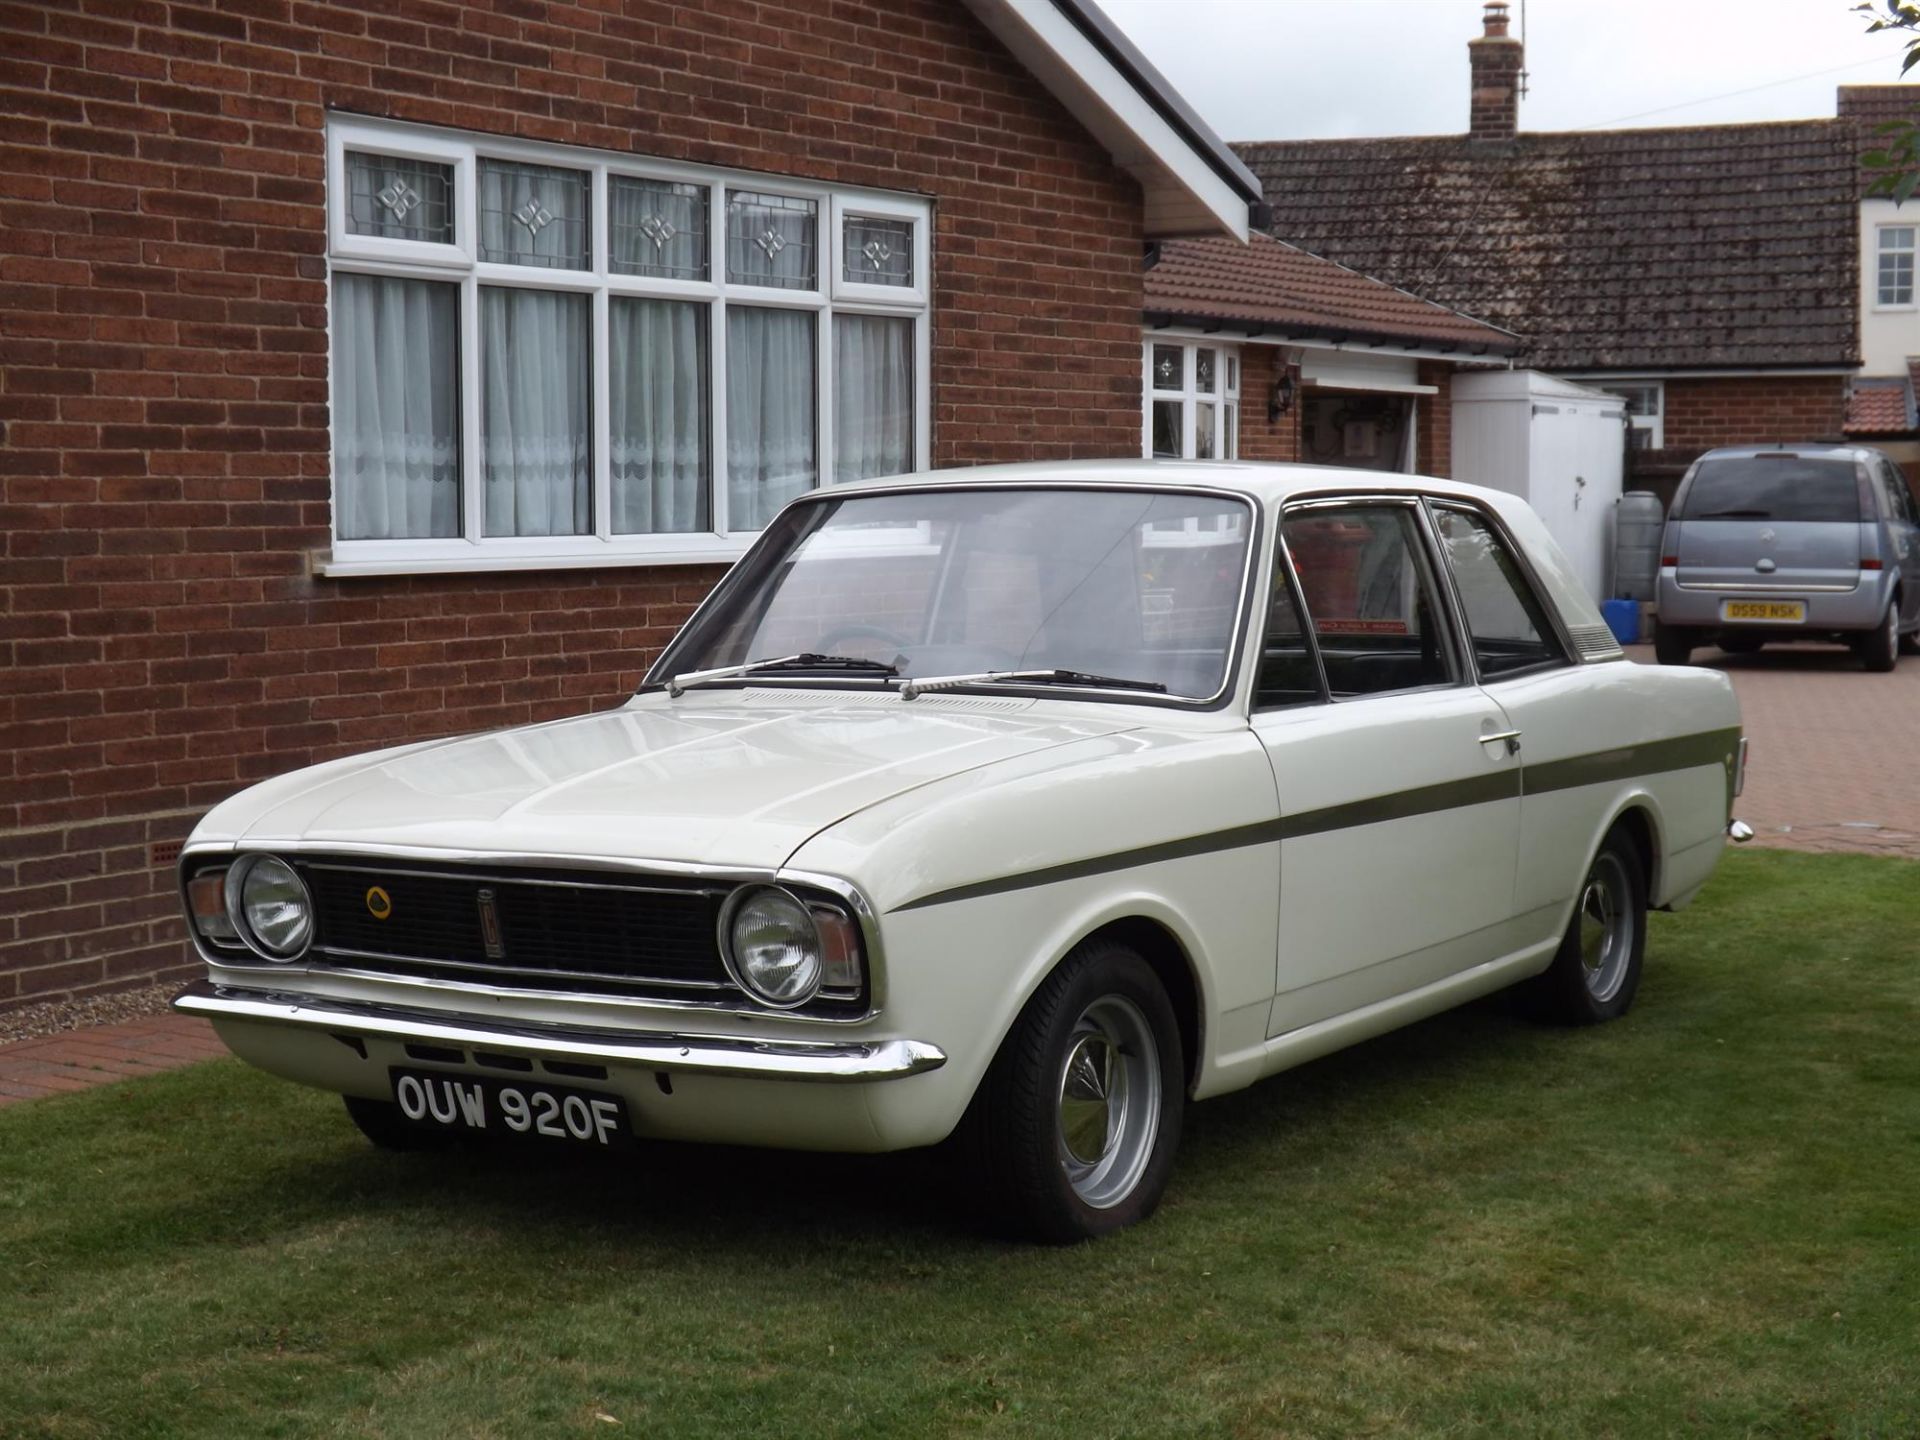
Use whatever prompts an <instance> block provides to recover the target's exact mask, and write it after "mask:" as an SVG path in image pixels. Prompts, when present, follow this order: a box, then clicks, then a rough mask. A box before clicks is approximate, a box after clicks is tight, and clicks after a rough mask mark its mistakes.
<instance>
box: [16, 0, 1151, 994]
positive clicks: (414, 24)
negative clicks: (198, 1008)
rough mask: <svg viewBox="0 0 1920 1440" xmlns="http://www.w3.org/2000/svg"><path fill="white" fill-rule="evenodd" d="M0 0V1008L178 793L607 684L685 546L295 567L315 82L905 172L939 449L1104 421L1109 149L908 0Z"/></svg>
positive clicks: (303, 530)
mask: <svg viewBox="0 0 1920 1440" xmlns="http://www.w3.org/2000/svg"><path fill="white" fill-rule="evenodd" d="M373 8H374V7H366V8H365V9H359V8H352V7H348V6H344V5H324V4H308V3H303V0H172V3H161V0H67V3H61V4H45V3H17V0H16V3H0V345H3V346H4V348H3V349H0V427H3V431H0V485H3V486H4V489H3V490H0V534H4V537H5V540H4V544H5V553H4V560H3V561H0V564H3V565H4V569H0V599H3V602H4V603H0V891H4V892H5V893H6V894H7V895H8V903H7V905H6V906H5V907H4V909H3V910H0V1008H6V1007H8V1006H10V1005H17V1004H20V1003H23V1002H24V1001H25V1000H27V999H29V998H34V997H43V996H47V995H52V994H56V993H67V992H75V991H83V990H92V989H100V988H107V987H114V986H119V985H124V984H129V983H134V982H136V981H137V980H139V979H141V978H142V977H148V976H152V975H154V974H156V973H159V972H164V971H176V972H177V971H179V970H180V969H181V967H182V965H183V962H184V956H185V952H184V950H183V948H182V933H183V932H182V928H181V926H180V924H179V921H178V919H177V904H176V901H175V899H174V897H173V894H172V891H171V872H170V869H169V867H168V866H167V865H166V864H163V863H162V864H154V863H149V862H150V860H151V859H152V858H153V857H152V856H151V854H150V851H149V848H148V847H149V846H150V845H152V844H155V843H162V842H169V841H177V840H179V839H180V838H182V837H183V836H184V835H185V834H186V832H187V830H188V829H189V827H190V826H191V824H192V822H193V820H194V818H195V817H196V816H197V815H198V814H199V813H200V812H202V811H204V810H205V809H206V808H207V807H208V806H209V805H211V804H213V803H214V802H215V801H217V800H219V799H221V798H222V797H223V796H225V795H228V794H230V793H231V792H233V791H234V790H236V789H238V788H239V787H241V786H243V785H245V784H247V783H249V782H251V781H254V780H257V779H259V778H261V777H263V776H266V775H270V774H273V773H276V772H278V771H282V770H286V769H288V768H290V767H293V766H298V765H304V764H306V763H309V762H310V761H313V760H316V759H320V758H324V757H327V756H331V755H336V754H340V753H343V752H347V751H352V750H355V749H361V748H365V747H368V746H371V745H374V744H377V743H380V742H383V741H387V740H394V739H401V738H406V737H413V736H424V735H433V734H440V733H444V732H452V731H458V730H465V729H471V728H474V727H478V726H490V725H504V724H509V723H515V722H520V721H527V720H536V719H541V718H544V717H548V716H553V715H557V714H562V713H566V712H569V711H575V710H582V709H588V708H592V707H595V706H600V705H605V704H608V703H611V702H613V701H616V700H617V699H619V698H620V697H621V696H622V695H623V694H625V693H626V692H627V691H629V690H630V689H631V688H632V686H633V685H634V683H635V681H636V680H637V678H638V676H639V675H640V673H641V672H642V670H643V669H644V667H645V666H646V664H647V663H648V662H649V661H650V660H651V658H652V657H653V655H654V654H655V653H657V651H658V649H659V647H660V645H661V643H662V642H663V641H664V639H665V638H666V637H667V636H668V634H669V633H670V632H671V630H672V628H673V627H674V625H675V624H676V623H677V622H678V621H679V620H680V619H681V617H682V616H683V615H684V614H685V613H686V611H687V609H688V608H689V607H690V606H691V604H692V603H693V602H694V601H696V600H697V599H698V597H699V596H701V595H702V594H704V593H705V591H706V589H707V588H708V587H709V586H710V585H711V584H712V582H713V580H714V578H715V575H716V573H717V572H715V571H713V570H711V569H707V570H687V569H677V570H676V569H667V568H659V569H652V570H648V569H621V570H607V571H601V572H592V573H587V572H574V573H549V574H544V575H537V574H536V575H515V576H511V577H497V576H464V577H443V578H431V579H427V578H413V579H386V580H323V579H315V578H312V577H311V575H310V570H309V554H310V552H312V551H315V550H320V549H324V548H325V547H326V546H327V545H328V543H329V530H328V523H329V516H328V451H327V443H328V442H327V431H326V421H327V414H326V400H327V391H326V328H325V327H326V320H327V316H326V309H325V298H326V297H325V283H324V282H325V274H326V267H325V262H324V249H325V224H324V208H323V207H324V198H325V197H324V193H323V188H322V181H323V164H322V151H323V130H322V127H323V124H324V120H325V116H326V113H327V111H328V109H330V108H337V109H340V110H345V111H353V112H358V113H363V114H371V115H380V116H390V117H394V118H398V119H404V120H410V121H416V122H422V123H428V124H437V125H445V126H452V127H458V128H461V129H468V130H478V131H485V132H490V133H498V134H510V135H515V136H519V137H523V138H528V139H537V140H543V141H552V142H559V143H568V144H581V145H588V146H594V147H598V148H602V149H608V150H616V151H630V152H634V153H638V154H644V155H650V156H659V157H667V158H673V159H684V160H690V161H695V162H700V163H706V164H713V165H719V166H727V167H733V168H739V169H748V170H765V171H771V172H776V173H783V174H794V175H801V176H808V177H813V178H817V179H822V180H827V181H834V182H842V183H849V184H857V185H867V186H877V187H882V188H885V189H891V190H903V191H914V192H921V193H927V194H930V195H932V196H933V197H934V200H935V229H934V238H933V244H934V253H935V263H934V290H933V293H934V306H935V308H934V320H933V324H934V332H933V356H934V373H933V390H934V399H933V403H934V415H933V422H934V430H933V453H934V458H935V463H936V464H940V465H952V464H963V463H971V462H979V461H992V460H1023V459H1037V458H1047V457H1069V456H1101V455H1132V454H1137V453H1138V448H1139V434H1140V373H1139V365H1140V351H1139V343H1140V328H1139V326H1140V274H1139V261H1140V253H1141V213H1140V200H1139V194H1138V191H1137V189H1136V188H1135V187H1134V186H1133V184H1132V183H1131V181H1130V180H1128V179H1127V177H1126V176H1125V175H1124V174H1123V173H1122V172H1120V171H1118V170H1117V169H1115V168H1114V167H1113V166H1112V165H1111V164H1110V163H1109V161H1108V160H1107V158H1106V156H1105V154H1104V152H1103V151H1101V150H1100V149H1099V148H1098V147H1097V146H1096V145H1095V144H1094V143H1093V142H1092V141H1091V140H1090V138H1089V137H1088V136H1087V135H1086V134H1085V133H1084V132H1082V131H1081V130H1080V129H1079V128H1078V127H1077V126H1076V125H1075V124H1074V123H1073V121H1072V120H1071V119H1070V118H1069V117H1068V116H1067V114H1066V113H1065V112H1064V111H1063V110H1061V109H1060V108H1059V107H1058V106H1057V105H1055V104H1054V103H1053V102H1052V101H1051V100H1050V99H1049V98H1048V97H1046V96H1045V94H1044V92H1042V91H1041V89H1040V87H1039V86H1038V85H1037V84H1036V83H1035V82H1034V80H1033V79H1032V78H1031V77H1030V76H1029V75H1028V74H1027V73H1026V72H1025V71H1024V70H1022V69H1021V68H1020V67H1019V66H1018V65H1017V64H1016V63H1015V62H1014V61H1013V60H1012V59H1011V58H1010V57H1008V56H1007V55H1006V54H1005V53H1004V52H1003V51H1001V50H1000V49H999V48H998V46H997V44H996V43H995V42H994V41H993V40H992V39H991V38H990V37H989V36H988V35H987V34H986V32H985V31H984V30H982V29H981V28H980V27H979V26H978V25H977V24H976V23H975V22H974V21H973V19H972V18H971V17H970V16H969V15H968V13H967V12H966V11H965V9H964V8H962V7H961V6H959V5H957V4H950V3H947V0H886V3H875V4H871V5H868V4H859V3H851V0H831V3H828V0H787V3H781V0H754V3H749V0H705V3H703V4H700V5H688V6H667V5H654V4H647V5H642V4H625V5H606V4H595V3H587V0H581V3H579V4H566V3H560V0H551V3H549V0H491V3H476V4H461V3H457V0H390V3H385V4H382V5H381V6H380V7H378V12H379V13H370V12H371V11H372V10H373Z"/></svg>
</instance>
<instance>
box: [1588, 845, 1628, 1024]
mask: <svg viewBox="0 0 1920 1440" xmlns="http://www.w3.org/2000/svg"><path fill="white" fill-rule="evenodd" d="M1633 922H1634V916H1633V887H1632V885H1631V884H1630V883H1629V882H1628V880H1627V867H1626V865H1625V863H1624V862H1622V860H1621V859H1620V857H1619V856H1618V855H1616V854H1614V853H1613V852H1612V851H1611V850H1609V851H1607V852H1605V853H1604V854H1602V855H1601V856H1600V858H1599V859H1597V860H1595V861H1594V862H1593V869H1591V870H1589V871H1588V872H1587V882H1586V884H1585V885H1584V886H1583V887H1582V888H1581V891H1580V908H1579V910H1578V911H1577V912H1576V913H1575V915H1574V924H1575V925H1577V926H1578V927H1579V943H1580V974H1581V978H1582V979H1584V980H1585V981H1586V982H1587V993H1588V994H1589V995H1591V996H1593V998H1594V999H1595V1000H1597V1001H1599V1002H1600V1003H1601V1004H1603V1005H1604V1004H1606V1002H1607V1001H1609V1000H1611V999H1613V997H1614V996H1616V995H1618V994H1619V993H1620V987H1621V985H1622V984H1624V983H1625V981H1626V978H1627V962H1628V960H1629V959H1631V958H1632V955H1633V934H1634V923H1633Z"/></svg>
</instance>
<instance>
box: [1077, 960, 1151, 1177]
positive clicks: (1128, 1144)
mask: <svg viewBox="0 0 1920 1440" xmlns="http://www.w3.org/2000/svg"><path fill="white" fill-rule="evenodd" d="M1160 1085H1161V1077H1160V1047H1159V1045H1158V1044H1157V1043H1156V1042H1155V1040H1154V1035H1153V1027H1152V1026H1151V1025H1149V1024H1148V1023H1147V1017H1146V1015H1145V1014H1143V1013H1142V1012H1141V1009H1140V1007H1139V1006H1138V1005H1135V1004H1134V1003H1133V1002H1132V1001H1131V1000H1128V999H1126V998H1124V997H1123V996H1119V995H1103V996H1101V997H1100V998H1099V999H1098V1000H1095V1001H1094V1002H1093V1003H1092V1004H1091V1005H1089V1006H1087V1008H1086V1009H1085V1010H1083V1011H1081V1012H1080V1018H1079V1019H1077V1020H1075V1021H1074V1022H1073V1030H1072V1032H1071V1033H1070V1035H1069V1037H1068V1041H1067V1053H1066V1057H1065V1059H1064V1060H1063V1061H1062V1063H1061V1066H1060V1089H1059V1096H1058V1101H1057V1109H1056V1113H1057V1115H1058V1137H1059V1138H1058V1148H1059V1155H1060V1168H1061V1170H1062V1172H1063V1173H1064V1174H1065V1175H1066V1177H1067V1183H1068V1184H1069V1185H1071V1186H1072V1187H1073V1193H1074V1194H1075V1195H1078V1196H1079V1197H1080V1199H1081V1200H1083V1201H1084V1202H1085V1203H1086V1204H1088V1205H1091V1206H1092V1207H1093V1208H1094V1209H1096V1210H1106V1209H1110V1208H1112V1207H1113V1206H1115V1205H1118V1204H1119V1203H1120V1202H1121V1201H1123V1200H1125V1199H1126V1198H1127V1197H1128V1196H1129V1195H1131V1194H1132V1193H1133V1191H1134V1189H1135V1187H1136V1186H1138V1185H1139V1183H1140V1177H1141V1176H1142V1175H1144V1174H1145V1173H1146V1169H1147V1162H1148V1161H1149V1160H1150V1159H1152V1158H1153V1147H1154V1141H1155V1140H1156V1139H1157V1138H1158V1136H1159V1133H1160Z"/></svg>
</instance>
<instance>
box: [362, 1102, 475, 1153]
mask: <svg viewBox="0 0 1920 1440" xmlns="http://www.w3.org/2000/svg"><path fill="white" fill-rule="evenodd" d="M340 1098H341V1099H342V1100H344V1101H345V1102H346V1105H347V1114H348V1115H349V1116H351V1117H352V1119H353V1123H354V1124H355V1125H357V1126H359V1127H360V1133H361V1134H362V1135H364V1136H366V1137H367V1139H369V1140H370V1141H372V1142H373V1143H374V1145H375V1146H377V1147H378V1148H379V1149H382V1150H447V1149H450V1148H452V1146H453V1145H454V1144H455V1143H457V1141H458V1138H459V1137H458V1136H456V1135H455V1134H454V1133H453V1132H452V1131H450V1130H442V1129H439V1128H438V1127H434V1128H432V1129H429V1128H428V1127H427V1126H425V1125H415V1124H414V1123H413V1122H412V1121H410V1120H408V1119H407V1117H406V1116H405V1115H402V1114H401V1113H400V1107H399V1106H398V1105H396V1104H394V1103H393V1102H392V1101H391V1100H368V1099H365V1098H363V1097H361V1096H359V1095H342V1096H341V1097H340Z"/></svg>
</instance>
